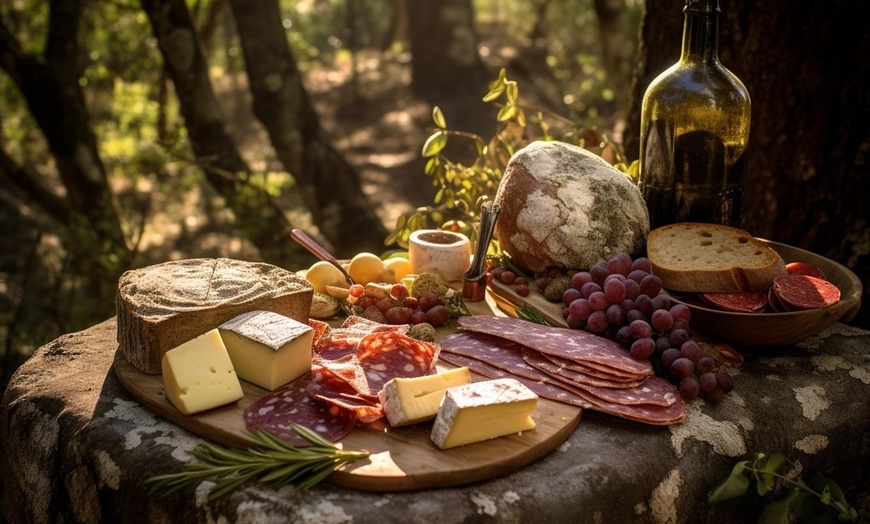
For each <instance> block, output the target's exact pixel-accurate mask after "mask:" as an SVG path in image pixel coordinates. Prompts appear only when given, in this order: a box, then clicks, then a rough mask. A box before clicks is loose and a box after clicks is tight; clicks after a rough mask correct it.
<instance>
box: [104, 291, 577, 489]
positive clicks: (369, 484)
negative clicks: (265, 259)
mask: <svg viewBox="0 0 870 524" xmlns="http://www.w3.org/2000/svg"><path fill="white" fill-rule="evenodd" d="M490 305H492V304H490ZM481 307H482V305H481V306H475V307H474V308H473V309H472V311H474V310H475V309H479V308H481ZM448 367H450V365H449V364H446V365H442V364H440V363H439V364H438V368H440V369H447V368H448ZM114 371H115V374H116V375H117V377H118V380H119V381H120V382H121V384H122V385H123V386H124V388H125V389H126V390H127V391H128V392H129V393H130V394H131V395H132V396H133V397H134V398H135V399H136V400H138V401H139V402H140V403H142V404H143V405H144V406H146V407H147V408H149V409H151V410H152V411H154V412H155V413H157V414H158V415H160V416H162V417H164V418H166V419H167V420H169V421H171V422H173V423H175V424H177V425H178V426H181V427H183V428H185V429H187V430H188V431H190V432H192V433H194V434H196V435H199V436H201V437H203V438H206V439H208V440H210V441H212V442H215V443H217V444H222V445H224V446H229V447H236V448H245V447H248V445H249V444H250V441H249V440H248V438H247V437H246V435H245V423H244V419H243V416H242V414H243V412H244V409H245V408H246V407H247V406H248V405H250V404H251V403H253V402H254V401H256V400H257V399H258V398H260V397H261V396H262V395H264V394H266V393H268V392H267V391H266V390H265V389H262V388H259V387H257V386H254V385H252V384H249V383H247V382H245V381H242V388H243V390H244V392H245V397H244V398H243V399H242V400H239V401H238V402H237V403H235V404H231V405H227V406H223V407H220V408H216V409H213V410H210V411H207V412H205V413H200V414H196V415H184V414H182V413H181V412H179V411H178V410H177V409H175V407H174V406H173V405H172V404H171V403H170V402H169V400H167V398H166V395H165V392H164V387H163V378H162V376H161V375H148V374H145V373H142V372H141V371H139V370H138V369H136V368H134V367H133V366H132V365H131V364H130V363H129V362H128V361H127V359H126V358H125V357H124V355H123V352H121V351H116V352H115V361H114ZM474 378H475V380H485V379H484V378H482V377H474ZM581 413H582V410H581V409H580V408H577V407H574V406H569V405H567V404H562V403H560V402H555V401H552V400H547V399H544V398H541V399H540V400H539V402H538V406H537V408H536V409H535V412H534V414H533V415H532V418H534V420H535V423H536V427H535V429H533V430H531V431H525V432H523V433H522V434H516V435H507V436H504V437H499V438H496V439H492V440H488V441H484V442H478V443H475V444H469V445H466V446H460V447H457V448H452V449H447V450H441V449H438V448H437V447H436V446H435V444H433V443H432V440H431V438H430V436H429V432H430V431H431V429H432V423H431V422H429V423H423V424H417V425H414V426H407V427H402V428H392V427H390V426H389V424H388V423H387V422H386V421H384V420H383V419H382V420H380V421H376V422H374V423H371V424H368V425H364V426H358V427H357V428H355V429H354V430H353V431H351V433H350V434H348V435H347V436H345V437H344V438H343V439H341V441H340V442H339V443H338V445H339V446H341V447H343V448H344V449H350V450H362V449H364V450H368V451H369V452H371V454H372V455H371V457H369V459H367V460H365V461H360V462H357V463H354V464H350V465H349V466H346V467H345V468H343V469H339V470H337V471H336V472H335V473H334V474H332V475H331V476H330V477H329V481H330V482H331V483H333V484H336V485H340V486H344V487H349V488H354V489H360V490H366V491H405V490H414V489H421V488H432V487H444V486H455V485H460V484H467V483H471V482H477V481H480V480H486V479H490V478H494V477H497V476H500V475H504V474H507V473H510V472H512V471H515V470H517V469H519V468H521V467H523V466H525V465H527V464H529V463H531V462H533V461H535V460H537V459H539V458H541V457H543V456H544V455H546V454H547V453H549V452H550V451H552V450H553V449H555V448H556V447H557V446H558V445H560V444H561V443H562V442H564V441H565V439H567V438H568V436H569V435H570V434H571V433H572V432H573V431H574V429H575V428H576V427H577V425H578V424H579V423H580V415H581Z"/></svg>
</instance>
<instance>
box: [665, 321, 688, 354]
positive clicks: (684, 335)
mask: <svg viewBox="0 0 870 524" xmlns="http://www.w3.org/2000/svg"><path fill="white" fill-rule="evenodd" d="M673 315H674V314H673V313H671V316H672V317H673ZM668 340H669V341H670V343H671V346H673V347H675V348H678V347H680V346H682V345H683V342H685V341H687V340H689V332H688V331H686V330H685V329H683V328H672V329H671V332H670V333H668Z"/></svg>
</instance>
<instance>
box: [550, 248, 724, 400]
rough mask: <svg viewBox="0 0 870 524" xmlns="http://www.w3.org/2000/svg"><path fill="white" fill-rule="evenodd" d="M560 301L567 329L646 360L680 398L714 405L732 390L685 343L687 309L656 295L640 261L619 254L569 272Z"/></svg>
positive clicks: (657, 284) (709, 361)
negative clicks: (612, 343)
mask: <svg viewBox="0 0 870 524" xmlns="http://www.w3.org/2000/svg"><path fill="white" fill-rule="evenodd" d="M562 302H563V303H564V306H565V308H564V310H563V314H564V316H565V321H566V322H567V324H568V327H570V328H573V329H582V330H585V331H588V332H590V333H595V334H598V335H601V336H604V337H607V338H610V339H612V340H615V341H617V342H619V344H621V345H622V346H623V347H625V348H626V349H627V350H628V351H629V352H630V353H631V356H632V357H634V358H636V359H638V360H642V359H649V360H650V361H651V362H652V363H653V366H654V368H655V369H656V372H657V373H658V374H659V375H662V376H665V377H666V378H669V379H670V380H671V381H672V382H674V383H675V384H677V386H678V388H679V390H680V394H681V395H682V397H683V398H684V399H686V400H691V399H694V398H696V397H698V396H699V395H701V396H703V397H704V398H706V399H707V400H708V401H710V402H712V403H714V404H715V403H718V402H719V401H721V400H722V397H723V395H724V394H725V393H728V392H729V391H731V389H732V388H733V382H732V380H731V377H730V375H728V374H726V373H724V372H721V371H719V370H718V369H717V366H716V362H715V360H713V358H711V357H710V356H705V355H702V354H701V347H700V346H699V345H698V343H697V342H696V341H694V340H692V338H691V331H690V329H689V319H690V316H691V312H690V310H689V308H688V307H686V306H685V305H684V304H679V303H676V304H675V303H673V302H672V300H671V297H670V296H668V295H667V294H665V293H662V281H661V278H659V277H658V276H656V275H654V274H653V271H652V264H650V261H649V259H647V258H646V257H638V258H635V259H632V257H631V255H629V254H628V253H625V252H622V253H619V254H617V255H616V256H614V257H612V258H610V259H609V260H607V261H603V262H599V263H598V264H596V265H594V266H592V267H591V268H590V269H589V271H579V272H577V273H574V274H573V275H572V276H571V287H570V288H568V289H567V290H566V291H565V292H564V294H563V295H562Z"/></svg>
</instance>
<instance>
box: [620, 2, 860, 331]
mask: <svg viewBox="0 0 870 524" xmlns="http://www.w3.org/2000/svg"><path fill="white" fill-rule="evenodd" d="M720 5H721V9H722V14H721V16H720V20H719V55H720V58H721V60H722V63H723V64H724V65H725V66H726V67H728V68H729V69H730V70H732V71H733V72H734V73H735V74H737V76H739V77H740V78H741V80H743V82H744V83H745V84H746V87H747V88H748V89H749V94H750V97H751V99H752V129H751V131H750V143H749V153H748V166H747V174H746V180H745V185H746V196H745V200H744V214H743V226H744V228H745V229H747V230H748V231H750V232H751V233H752V234H754V235H756V236H760V237H765V238H769V239H771V240H776V241H779V242H784V243H786V244H790V245H794V246H798V247H801V248H804V249H808V250H810V251H813V252H815V253H818V254H820V255H823V256H826V257H829V258H832V259H834V260H837V261H838V262H840V263H842V264H844V265H846V266H847V267H849V268H851V269H852V270H853V271H855V272H856V273H857V274H858V276H859V277H860V278H861V279H862V281H863V283H864V290H865V291H864V300H863V302H864V304H868V303H870V294H868V293H870V228H868V224H870V203H868V201H867V199H866V195H868V194H870V169H868V166H870V162H868V159H867V150H868V144H870V32H868V31H867V30H866V29H863V30H846V28H848V27H855V25H854V21H855V20H865V19H867V17H868V16H870V3H868V2H864V1H861V0H836V1H828V0H809V1H807V2H803V3H801V5H800V8H799V9H796V8H795V6H794V4H793V3H791V2H788V1H787V0H769V1H762V0H721V1H720ZM681 9H682V8H681V5H680V4H677V3H674V2H668V3H665V2H654V1H647V2H646V5H645V12H644V14H643V22H642V25H641V43H640V51H639V56H638V63H637V68H636V70H635V78H634V85H633V102H632V113H631V118H630V121H629V126H630V127H629V130H628V131H627V132H626V134H625V136H626V141H625V142H626V152H627V154H628V155H629V156H630V157H631V158H637V155H638V150H637V148H638V143H637V141H638V138H639V136H640V132H642V130H640V129H639V123H640V117H639V115H640V102H641V99H642V96H643V93H644V90H645V89H646V86H647V85H649V82H650V81H652V79H653V78H654V77H655V76H656V75H658V74H659V73H660V72H661V71H663V70H664V69H665V68H666V67H667V66H669V65H670V64H671V63H673V62H675V61H676V59H677V58H678V57H679V53H680V36H679V35H681V33H682V29H681V28H682V22H683V15H682V12H681ZM771 27H775V28H776V31H771V30H770V28H771ZM868 310H870V308H867V307H865V308H864V310H863V311H861V312H860V313H859V316H858V318H856V320H855V322H856V323H858V324H860V325H863V326H870V311H868Z"/></svg>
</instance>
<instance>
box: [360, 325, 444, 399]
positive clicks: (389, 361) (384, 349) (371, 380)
mask: <svg viewBox="0 0 870 524" xmlns="http://www.w3.org/2000/svg"><path fill="white" fill-rule="evenodd" d="M438 352H439V347H438V346H437V345H435V344H430V343H428V342H423V341H421V340H416V339H413V338H411V337H409V336H407V335H403V334H402V333H399V332H395V331H393V332H390V331H383V332H378V333H372V334H371V335H368V336H366V337H365V338H363V339H362V341H360V344H359V348H358V349H357V358H358V359H359V363H360V366H361V367H362V370H363V373H364V374H365V378H366V383H367V387H366V389H365V390H361V391H360V392H361V393H363V394H366V395H373V396H375V397H377V395H378V392H380V391H381V389H383V388H384V384H386V383H387V382H388V381H389V380H390V379H393V378H412V377H421V376H423V375H428V374H429V373H431V372H432V370H434V369H435V361H436V359H437V357H438Z"/></svg>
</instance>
